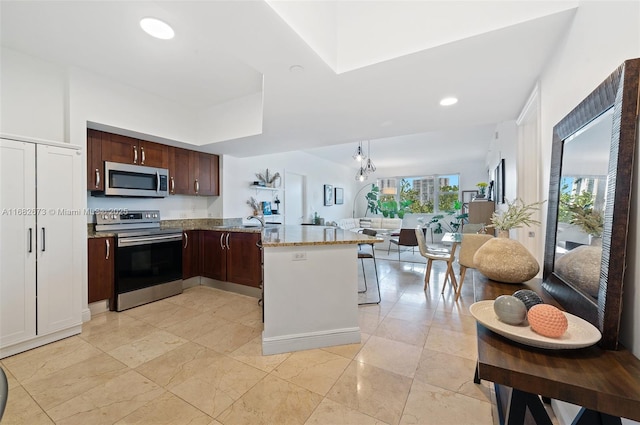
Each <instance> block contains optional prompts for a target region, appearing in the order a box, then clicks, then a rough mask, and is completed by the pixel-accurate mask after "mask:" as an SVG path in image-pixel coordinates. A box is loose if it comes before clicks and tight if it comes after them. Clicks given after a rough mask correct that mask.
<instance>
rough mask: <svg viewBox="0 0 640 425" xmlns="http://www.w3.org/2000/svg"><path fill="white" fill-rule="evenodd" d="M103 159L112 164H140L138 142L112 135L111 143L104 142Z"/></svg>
mask: <svg viewBox="0 0 640 425" xmlns="http://www.w3.org/2000/svg"><path fill="white" fill-rule="evenodd" d="M102 158H103V159H104V160H105V161H111V162H121V163H124V164H140V153H139V146H138V140H136V139H132V138H131V137H127V136H121V135H119V134H110V135H109V141H106V140H104V139H103V140H102Z"/></svg>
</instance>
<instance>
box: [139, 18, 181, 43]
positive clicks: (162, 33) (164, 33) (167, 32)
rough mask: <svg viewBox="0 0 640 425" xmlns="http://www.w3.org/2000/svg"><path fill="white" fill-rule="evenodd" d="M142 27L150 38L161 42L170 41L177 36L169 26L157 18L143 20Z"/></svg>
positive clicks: (141, 21)
mask: <svg viewBox="0 0 640 425" xmlns="http://www.w3.org/2000/svg"><path fill="white" fill-rule="evenodd" d="M140 27H141V28H142V29H143V30H144V32H146V33H147V34H149V35H150V36H152V37H155V38H159V39H161V40H170V39H172V38H173V36H174V35H175V32H174V31H173V28H171V27H170V26H169V24H167V23H166V22H163V21H161V20H160V19H156V18H142V19H141V20H140Z"/></svg>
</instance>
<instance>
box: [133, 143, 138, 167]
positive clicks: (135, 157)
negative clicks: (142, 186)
mask: <svg viewBox="0 0 640 425" xmlns="http://www.w3.org/2000/svg"><path fill="white" fill-rule="evenodd" d="M133 163H134V164H137V163H138V147H137V146H134V147H133Z"/></svg>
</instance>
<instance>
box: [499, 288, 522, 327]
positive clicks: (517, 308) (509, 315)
mask: <svg viewBox="0 0 640 425" xmlns="http://www.w3.org/2000/svg"><path fill="white" fill-rule="evenodd" d="M493 311H494V312H495V313H496V315H497V316H498V319H500V321H502V322H504V323H507V324H509V325H519V324H520V323H522V322H523V321H524V319H525V318H526V317H527V308H526V307H525V305H524V303H523V302H522V301H520V300H519V299H517V298H516V297H513V296H511V295H500V296H499V297H498V298H496V300H495V301H494V302H493Z"/></svg>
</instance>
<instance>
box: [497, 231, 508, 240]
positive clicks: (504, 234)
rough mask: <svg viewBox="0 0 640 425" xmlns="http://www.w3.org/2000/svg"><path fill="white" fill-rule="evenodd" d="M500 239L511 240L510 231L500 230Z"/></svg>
mask: <svg viewBox="0 0 640 425" xmlns="http://www.w3.org/2000/svg"><path fill="white" fill-rule="evenodd" d="M498 237H499V238H506V239H509V231H508V230H498Z"/></svg>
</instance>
